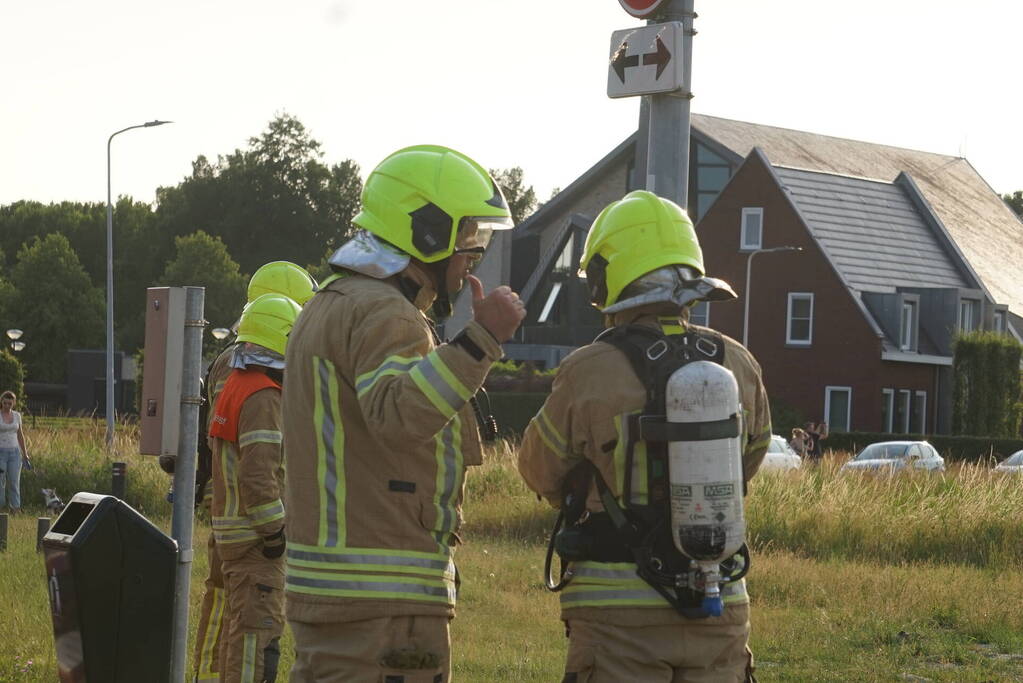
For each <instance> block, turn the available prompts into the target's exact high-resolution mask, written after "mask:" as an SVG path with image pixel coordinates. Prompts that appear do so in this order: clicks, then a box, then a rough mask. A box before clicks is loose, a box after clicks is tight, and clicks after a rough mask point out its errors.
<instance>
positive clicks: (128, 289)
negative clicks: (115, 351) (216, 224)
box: [0, 197, 173, 350]
mask: <svg viewBox="0 0 1023 683" xmlns="http://www.w3.org/2000/svg"><path fill="white" fill-rule="evenodd" d="M113 218H114V221H113V228H114V230H113V232H114V234H113V237H114V239H113V242H114V316H115V318H114V330H115V332H116V334H117V340H116V344H117V346H118V347H120V348H124V349H128V350H132V349H135V348H138V347H139V346H141V345H142V336H143V330H144V317H145V306H144V302H145V288H146V287H149V286H152V285H153V284H154V283H155V282H156V277H157V276H158V275H159V274H160V272H161V271H162V269H163V267H164V265H165V255H166V254H167V253H168V252H169V251H170V249H171V247H172V246H173V243H172V239H173V237H172V236H168V235H165V234H163V233H160V232H158V231H157V230H156V221H155V220H154V215H153V209H152V208H151V207H150V206H149V205H148V204H145V203H142V202H135V201H133V200H132V199H131V198H130V197H122V198H120V199H119V200H118V201H117V204H116V206H115V207H114V216H113ZM52 234H61V235H64V236H65V237H66V238H67V240H68V242H69V243H70V245H71V248H72V250H74V252H75V254H76V255H77V256H78V259H79V261H80V262H81V264H82V267H83V268H84V269H85V271H86V272H87V273H88V274H89V279H90V280H91V281H92V284H93V285H94V286H95V287H98V288H99V289H100V290H101V291H102V292H103V293H104V296H105V294H106V272H107V251H106V234H107V228H106V204H105V203H99V202H93V203H81V202H60V203H54V204H41V203H39V202H25V201H22V202H15V203H13V204H10V205H7V206H3V207H0V235H3V236H4V243H5V245H6V246H7V247H8V248H9V249H11V250H13V251H12V252H9V256H10V258H12V259H13V257H14V256H16V255H17V252H18V250H19V249H20V248H21V247H22V246H24V245H26V244H28V243H30V242H31V241H32V240H33V239H35V238H42V237H46V236H47V235H52ZM6 262H7V261H6V260H4V259H3V258H2V257H0V266H2V265H3V264H4V263H6Z"/></svg>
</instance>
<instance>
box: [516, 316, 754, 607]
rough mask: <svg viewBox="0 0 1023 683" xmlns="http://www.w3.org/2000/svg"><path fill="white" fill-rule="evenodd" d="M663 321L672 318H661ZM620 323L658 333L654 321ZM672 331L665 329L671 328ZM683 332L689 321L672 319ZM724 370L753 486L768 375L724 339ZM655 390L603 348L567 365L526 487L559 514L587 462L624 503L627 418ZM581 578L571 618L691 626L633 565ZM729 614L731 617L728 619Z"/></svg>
mask: <svg viewBox="0 0 1023 683" xmlns="http://www.w3.org/2000/svg"><path fill="white" fill-rule="evenodd" d="M662 321H663V319H662ZM615 323H616V324H625V323H637V324H647V325H650V326H652V327H657V326H658V319H657V318H656V317H655V316H653V315H649V316H645V317H640V318H637V319H627V318H626V317H625V316H624V315H623V314H619V317H618V318H617V319H616V320H615ZM662 324H663V323H662ZM671 324H672V325H673V326H674V327H675V328H676V331H678V332H680V331H682V328H681V327H680V321H678V320H672V321H671ZM723 339H724V343H725V355H724V363H723V364H724V366H725V367H726V368H728V369H729V370H731V371H732V372H733V373H734V374H735V378H736V380H737V383H738V385H739V393H740V401H741V402H742V408H743V418H744V419H743V426H744V429H743V434H742V435H741V436H742V439H743V447H744V451H743V470H744V476H745V479H746V480H747V481H748V480H749V479H750V478H751V477H752V476H753V475H754V474H755V473H756V471H757V469H758V468H759V467H760V463H761V462H762V461H763V458H764V454H765V453H766V452H767V445H768V443H769V442H770V438H771V415H770V409H769V408H768V404H767V393H766V391H765V390H764V385H763V383H762V381H761V377H760V366H759V365H758V364H757V362H756V360H754V359H753V356H752V355H750V353H749V352H748V351H747V350H746V349H745V348H744V347H743V346H742V345H741V344H739V343H738V342H737V341H735V340H733V339H731V338H729V337H723ZM645 404H646V391H645V390H644V387H643V385H642V384H640V380H639V378H638V377H637V376H636V374H635V372H634V371H633V369H632V366H631V365H630V363H629V361H628V359H627V358H626V356H625V354H623V353H622V352H621V351H620V350H618V349H617V348H615V347H614V346H612V345H610V344H606V343H603V342H596V343H593V344H589V345H587V346H584V347H582V348H581V349H578V350H577V351H575V352H574V353H572V354H571V355H569V356H568V357H567V358H566V359H565V360H564V361H562V363H561V365H560V367H559V368H558V374H557V376H556V377H555V380H554V385H553V388H552V391H551V394H550V396H549V397H548V398H547V401H546V403H544V405H543V407H542V408H541V409H540V412H539V413H537V415H536V417H534V418H533V420H532V421H531V422H530V423H529V426H528V427H527V429H526V432H525V435H524V437H523V441H522V446H521V448H520V450H519V461H518V462H519V471H520V473H521V474H522V477H523V478H524V479H525V481H526V484H527V485H528V486H529V487H530V488H531V489H532V490H534V491H535V492H537V493H538V494H540V495H541V496H543V497H544V498H546V499H547V500H549V501H550V502H551V503H552V504H554V505H560V498H561V487H562V483H563V481H564V479H565V475H566V474H567V473H568V472H569V470H571V469H572V468H573V467H575V465H577V464H578V463H579V462H580V461H581V460H582V459H583V458H586V459H588V460H590V461H591V462H592V463H593V464H594V465H595V466H596V467H597V469H598V470H599V472H600V474H601V476H603V478H604V481H605V482H607V484H608V487H609V488H610V490H611V492H612V493H613V494H614V495H615V497H616V498H617V499H618V501H619V504H622V500H621V496H622V489H623V482H624V479H625V473H624V463H625V449H626V443H627V436H626V434H625V431H624V428H623V425H627V424H628V416H629V415H630V414H633V413H640V412H642V410H643V408H644V405H645ZM646 476H647V475H646V450H645V447H644V444H643V442H638V443H637V446H636V452H635V459H634V463H633V477H632V482H633V484H632V488H633V501H632V502H634V503H637V504H645V503H646ZM586 509H587V510H588V511H590V512H592V513H599V512H603V511H604V507H603V505H602V504H601V502H600V498H599V495H598V493H597V490H596V486H591V488H590V492H589V495H588V498H587V503H586ZM573 565H574V567H573V568H574V570H575V573H576V576H575V578H574V579H573V580H572V581H571V583H570V584H569V585H568V586H567V587H566V588H565V589H564V590H563V591H562V592H561V594H560V595H561V606H562V618H563V619H566V620H568V619H586V620H590V621H596V622H603V623H609V624H619V625H623V626H625V625H637V626H638V625H656V624H670V623H674V622H679V621H682V617H680V616H678V615H677V614H676V613H675V611H674V610H673V609H672V608H671V607H670V606H669V605H668V604H667V602H666V601H665V600H664V599H663V598H662V597H661V596H660V595H658V594H657V593H656V592H655V591H654V590H653V589H652V588H650V586H649V585H647V584H646V583H645V582H644V581H643V580H641V579H640V578H638V577H637V576H636V567H635V565H634V564H632V563H624V562H619V563H612V562H589V561H587V562H576V563H573ZM723 597H724V600H725V603H726V605H728V604H744V603H746V602H748V598H747V597H746V592H745V586H744V585H741V584H735V585H732V586H730V587H729V588H728V589H727V590H726V591H723ZM726 613H727V610H726Z"/></svg>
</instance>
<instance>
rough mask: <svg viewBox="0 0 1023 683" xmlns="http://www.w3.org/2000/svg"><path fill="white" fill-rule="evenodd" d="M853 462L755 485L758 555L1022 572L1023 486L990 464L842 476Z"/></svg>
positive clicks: (751, 516) (752, 528)
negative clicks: (779, 553) (776, 552)
mask: <svg viewBox="0 0 1023 683" xmlns="http://www.w3.org/2000/svg"><path fill="white" fill-rule="evenodd" d="M848 457H849V454H841V453H839V454H833V455H831V456H830V457H828V458H826V459H825V460H824V462H823V463H822V464H821V465H820V466H818V467H804V468H803V469H802V470H799V471H790V472H765V473H763V474H762V475H761V476H758V477H756V478H755V479H754V480H753V481H752V482H751V483H750V491H749V496H748V498H747V501H746V516H747V518H748V520H749V533H748V538H749V539H750V541H751V545H752V546H753V548H754V550H759V551H763V550H766V549H777V550H786V551H790V552H792V553H795V554H797V555H801V556H804V557H814V558H820V559H831V558H846V559H856V560H863V561H877V562H884V563H892V564H898V563H903V562H939V563H940V562H946V563H950V564H964V565H970V566H974V567H987V568H998V569H1014V570H1018V569H1020V568H1021V567H1023V478H1021V477H1020V476H1018V475H1006V474H1003V473H1000V472H995V471H994V470H992V469H990V468H989V467H987V466H986V465H983V464H953V465H952V466H951V467H950V468H949V470H948V471H947V472H944V473H927V472H923V471H910V472H897V473H890V474H884V473H866V472H841V471H840V470H839V468H840V467H841V465H842V463H843V462H845V461H846V460H848Z"/></svg>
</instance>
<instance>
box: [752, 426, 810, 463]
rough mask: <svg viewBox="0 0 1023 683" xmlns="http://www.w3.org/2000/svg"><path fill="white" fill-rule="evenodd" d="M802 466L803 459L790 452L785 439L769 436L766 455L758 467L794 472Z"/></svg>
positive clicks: (790, 449)
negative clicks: (769, 441) (769, 440)
mask: <svg viewBox="0 0 1023 683" xmlns="http://www.w3.org/2000/svg"><path fill="white" fill-rule="evenodd" d="M802 466H803V459H802V458H801V457H799V454H798V453H796V452H795V451H794V450H792V446H789V442H788V441H786V440H785V437H783V436H778V435H777V434H772V435H771V443H770V444H769V445H768V446H767V455H765V456H764V462H763V464H762V465H761V466H760V467H761V469H765V470H796V469H799V468H800V467H802Z"/></svg>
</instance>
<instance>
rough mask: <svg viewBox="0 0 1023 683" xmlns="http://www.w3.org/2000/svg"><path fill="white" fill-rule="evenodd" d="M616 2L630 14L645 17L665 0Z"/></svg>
mask: <svg viewBox="0 0 1023 683" xmlns="http://www.w3.org/2000/svg"><path fill="white" fill-rule="evenodd" d="M618 2H619V3H621V5H622V9H624V10H625V11H626V12H628V13H629V14H631V15H632V16H634V17H636V18H637V19H645V18H647V17H649V16H650V15H651V14H653V13H654V12H656V11H657V10H658V8H660V6H661V5H663V4H664V3H665V0H618Z"/></svg>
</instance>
